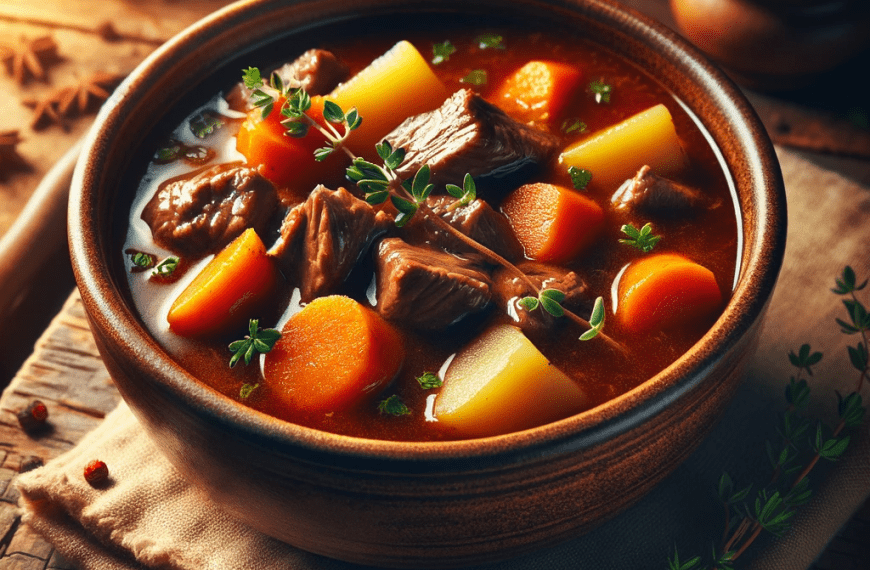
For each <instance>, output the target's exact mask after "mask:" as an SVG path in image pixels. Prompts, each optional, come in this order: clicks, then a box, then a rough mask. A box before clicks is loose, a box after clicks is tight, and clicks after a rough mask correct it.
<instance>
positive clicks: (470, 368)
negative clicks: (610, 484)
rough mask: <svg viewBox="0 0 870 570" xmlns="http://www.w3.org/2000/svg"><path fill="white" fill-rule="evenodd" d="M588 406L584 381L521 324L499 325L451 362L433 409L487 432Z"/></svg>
mask: <svg viewBox="0 0 870 570" xmlns="http://www.w3.org/2000/svg"><path fill="white" fill-rule="evenodd" d="M585 406H586V397H585V395H584V394H583V391H582V390H581V389H580V387H579V386H577V384H576V383H575V382H574V381H573V380H571V379H570V378H568V376H566V375H565V374H564V373H562V372H561V371H560V370H559V369H557V368H556V367H555V366H553V365H551V364H550V363H549V362H548V361H547V359H546V358H545V357H544V355H543V354H541V352H540V351H539V350H538V349H537V348H535V346H534V345H533V344H532V343H531V341H529V339H527V338H526V336H525V335H524V334H523V333H522V332H521V331H520V330H519V329H517V328H516V327H513V326H510V325H497V326H495V327H493V328H490V329H488V330H487V331H485V332H484V333H483V334H482V335H481V336H479V337H478V338H477V339H476V340H475V341H473V342H472V343H471V344H469V345H468V346H467V347H466V348H465V349H463V351H462V352H460V353H459V354H458V355H457V356H456V358H454V359H453V362H451V363H450V366H449V367H448V369H447V372H446V373H445V375H444V386H443V387H442V388H441V392H440V393H439V394H438V396H437V397H436V399H435V406H434V410H433V411H434V415H435V418H436V419H437V420H438V421H439V422H441V423H442V424H444V425H447V426H450V427H452V428H455V429H456V430H457V432H459V434H460V435H463V436H467V437H485V436H490V435H498V434H504V433H510V432H514V431H519V430H523V429H528V428H531V427H535V426H538V425H542V424H545V423H548V422H552V421H555V420H558V419H561V418H564V417H567V416H570V415H572V414H575V413H577V412H579V411H581V410H582V409H583V408H584V407H585Z"/></svg>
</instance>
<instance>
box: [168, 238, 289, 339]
mask: <svg viewBox="0 0 870 570" xmlns="http://www.w3.org/2000/svg"><path fill="white" fill-rule="evenodd" d="M277 278H278V277H277V273H276V271H275V266H274V265H273V262H272V259H271V258H270V257H269V256H267V255H266V247H265V246H264V245H263V242H262V241H260V237H259V236H258V235H257V232H255V231H254V230H253V229H252V228H248V229H247V230H245V231H244V232H242V234H241V235H240V236H239V237H237V238H236V239H234V240H233V241H232V242H230V243H229V244H228V245H227V246H226V247H225V248H224V249H222V250H221V251H220V252H219V253H218V254H217V255H216V256H215V257H214V258H213V259H212V260H211V261H210V262H209V263H208V264H207V265H206V266H205V267H204V268H203V269H202V271H200V273H199V275H197V276H196V277H195V278H194V280H193V281H192V282H191V283H190V285H188V286H187V288H185V289H184V291H182V292H181V295H179V296H178V298H177V299H175V302H174V303H172V307H171V308H170V309H169V315H168V316H167V317H166V319H167V320H168V321H169V328H170V329H172V330H173V331H174V332H175V333H176V334H179V335H181V336H193V337H204V336H217V335H220V334H222V333H226V332H229V331H231V330H233V329H234V328H239V327H241V328H242V329H244V326H245V324H246V323H247V322H248V319H250V318H251V317H253V316H255V315H253V313H254V312H255V311H256V310H257V309H258V308H259V306H260V305H261V304H262V303H263V301H264V300H265V299H266V298H267V297H268V296H269V294H270V293H271V292H272V291H274V289H275V286H276V282H277Z"/></svg>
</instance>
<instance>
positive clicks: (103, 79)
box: [23, 71, 123, 129]
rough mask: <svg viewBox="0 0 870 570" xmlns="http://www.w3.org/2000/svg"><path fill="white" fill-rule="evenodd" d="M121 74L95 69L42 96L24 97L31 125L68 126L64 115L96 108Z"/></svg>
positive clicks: (117, 81)
mask: <svg viewBox="0 0 870 570" xmlns="http://www.w3.org/2000/svg"><path fill="white" fill-rule="evenodd" d="M122 78H123V76H122V75H118V74H115V73H107V72H105V71H97V72H96V73H93V74H91V75H89V76H88V77H85V78H83V79H80V80H79V81H78V83H76V84H74V85H68V86H66V87H61V88H60V89H56V90H54V91H52V92H51V93H50V94H49V95H48V96H47V97H45V98H43V99H26V100H24V101H23V103H24V105H26V106H28V107H31V108H32V109H33V118H32V119H31V121H30V126H31V128H33V129H41V128H45V127H46V126H48V125H51V124H56V125H60V126H61V127H63V128H67V125H66V122H65V119H66V118H71V117H74V116H77V115H84V114H86V113H88V112H90V111H94V110H96V109H97V108H98V107H99V105H100V104H102V102H103V101H105V100H106V99H108V98H109V94H110V93H109V90H111V89H113V88H114V87H116V86H117V85H118V83H120V82H121V79H122Z"/></svg>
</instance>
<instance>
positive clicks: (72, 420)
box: [0, 292, 120, 570]
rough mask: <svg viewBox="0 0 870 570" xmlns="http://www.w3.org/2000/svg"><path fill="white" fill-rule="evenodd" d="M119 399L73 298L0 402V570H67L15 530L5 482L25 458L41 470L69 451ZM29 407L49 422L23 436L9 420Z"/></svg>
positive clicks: (13, 499)
mask: <svg viewBox="0 0 870 570" xmlns="http://www.w3.org/2000/svg"><path fill="white" fill-rule="evenodd" d="M119 399H120V396H119V395H118V392H117V390H116V389H115V386H114V384H112V380H111V378H110V377H109V374H108V372H106V369H105V367H104V366H103V363H102V361H101V360H100V355H99V353H98V352H97V347H96V345H95V344H94V339H93V336H91V332H90V329H89V328H88V323H87V319H86V317H85V313H84V309H83V307H82V304H81V299H80V297H79V296H78V293H77V292H75V293H73V295H71V296H70V297H69V299H68V300H67V302H66V304H65V305H64V306H63V309H62V310H61V312H60V313H59V314H58V315H57V316H56V317H55V319H54V320H53V321H52V322H51V324H50V325H49V327H48V328H47V329H46V331H45V333H44V334H43V335H42V336H41V337H40V339H39V340H38V341H37V343H36V347H35V349H34V352H33V354H32V355H31V357H30V358H29V359H28V360H27V361H26V362H25V363H24V366H22V368H21V370H19V372H18V374H17V375H16V376H15V378H14V379H13V380H12V383H11V384H10V385H9V386H8V387H7V389H6V391H5V392H4V394H3V397H2V398H0V537H2V538H0V568H2V569H4V570H5V569H13V568H14V569H21V570H25V569H28V570H29V569H31V568H32V569H34V570H35V569H40V570H41V569H43V568H69V566H67V565H65V563H64V562H63V561H62V560H60V558H59V557H58V556H57V555H55V553H54V549H53V547H52V546H51V545H50V544H48V543H47V542H45V541H44V540H43V539H42V538H40V537H39V536H38V535H36V534H35V533H33V531H32V530H31V529H30V528H29V527H28V526H26V525H21V524H20V522H19V517H18V515H17V513H16V510H17V503H18V494H17V493H16V491H15V489H14V488H13V487H12V486H11V485H10V482H11V481H12V479H13V478H14V477H15V475H16V474H17V473H18V472H19V471H20V469H21V467H22V464H26V463H27V462H28V461H32V458H34V457H36V458H39V460H41V461H43V462H46V461H48V460H49V459H51V458H53V457H55V456H57V455H59V454H61V453H63V452H64V451H66V450H67V449H69V448H71V447H72V446H74V445H75V444H76V442H78V441H79V440H80V439H81V438H82V436H83V435H84V434H86V433H87V432H89V431H91V430H92V429H94V428H95V427H96V426H97V425H98V424H99V423H100V421H101V420H102V419H103V417H105V415H106V414H107V413H108V412H109V411H111V410H112V409H113V408H114V407H115V406H116V405H117V403H118V401H119ZM33 400H40V401H42V402H43V403H45V405H46V407H47V408H48V411H49V415H48V420H47V422H46V425H45V426H44V427H42V428H40V429H37V430H31V431H29V432H28V431H25V430H23V429H22V428H21V426H20V425H19V422H18V419H17V416H16V414H17V413H18V411H19V410H21V409H22V408H24V407H26V406H27V405H28V404H29V403H30V402H31V401H33Z"/></svg>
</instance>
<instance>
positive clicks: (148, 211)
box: [142, 165, 278, 258]
mask: <svg viewBox="0 0 870 570" xmlns="http://www.w3.org/2000/svg"><path fill="white" fill-rule="evenodd" d="M277 203H278V198H277V193H276V191H275V187H274V186H273V185H272V183H271V182H269V181H268V180H266V179H265V178H263V176H261V175H260V174H259V172H257V171H256V170H255V169H253V168H248V167H246V166H233V165H229V166H227V165H221V166H217V167H214V168H209V169H206V170H203V171H199V172H197V173H195V174H193V175H192V176H191V175H185V176H181V177H178V178H173V179H171V180H168V181H166V182H164V183H163V184H161V186H160V188H159V189H158V190H157V193H156V194H154V197H153V198H151V200H150V201H149V202H148V204H146V205H145V208H144V209H143V211H142V219H143V220H145V222H146V223H147V224H148V225H149V226H151V233H152V234H153V236H154V242H155V243H156V244H157V245H159V246H160V247H164V248H166V249H168V250H170V251H172V252H173V253H176V254H178V255H181V256H184V257H191V258H198V257H202V256H203V255H206V254H209V253H214V252H216V251H219V250H220V249H221V248H223V247H224V246H225V245H227V244H228V243H230V242H231V241H232V240H233V239H235V238H236V236H238V235H239V234H241V233H242V232H243V231H244V230H245V228H249V227H250V228H254V230H256V231H257V233H260V234H261V235H262V231H263V229H264V228H265V226H266V224H267V222H268V221H269V218H270V217H271V216H272V214H273V213H274V211H275V207H276V205H277Z"/></svg>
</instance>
